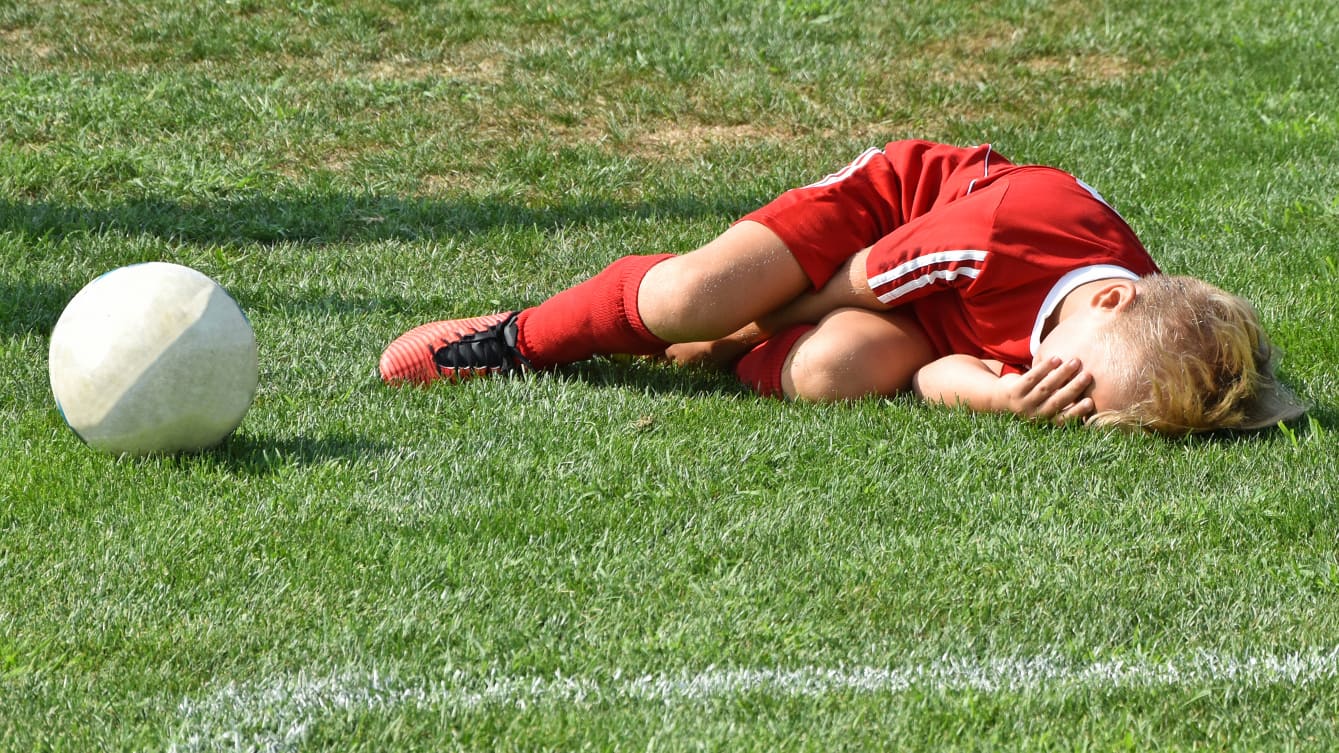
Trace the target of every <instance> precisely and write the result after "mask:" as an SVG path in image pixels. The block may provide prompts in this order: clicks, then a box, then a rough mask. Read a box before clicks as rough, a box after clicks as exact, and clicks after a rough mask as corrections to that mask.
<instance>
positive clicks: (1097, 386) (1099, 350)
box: [1032, 313, 1135, 413]
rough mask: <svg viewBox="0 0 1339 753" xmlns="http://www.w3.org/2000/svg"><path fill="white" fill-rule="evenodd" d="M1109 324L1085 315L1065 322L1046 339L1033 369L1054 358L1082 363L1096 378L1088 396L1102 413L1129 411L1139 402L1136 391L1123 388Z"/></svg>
mask: <svg viewBox="0 0 1339 753" xmlns="http://www.w3.org/2000/svg"><path fill="white" fill-rule="evenodd" d="M1109 324H1110V321H1109V320H1108V319H1105V318H1103V317H1102V316H1100V315H1098V314H1087V313H1085V314H1081V315H1077V316H1071V317H1068V318H1066V319H1063V320H1061V321H1060V322H1058V323H1057V324H1056V325H1055V327H1053V328H1052V329H1051V331H1050V332H1048V333H1047V334H1046V336H1045V337H1043V338H1042V340H1041V343H1040V345H1039V346H1038V348H1037V352H1036V354H1034V356H1033V359H1032V363H1033V365H1036V364H1038V363H1040V362H1042V361H1044V360H1046V359H1048V358H1053V357H1054V358H1060V359H1061V360H1063V361H1068V360H1069V359H1071V358H1077V359H1079V363H1081V364H1083V372H1084V373H1087V374H1089V375H1091V376H1092V378H1093V384H1092V386H1091V387H1089V388H1088V390H1087V392H1085V393H1084V394H1085V395H1086V396H1087V397H1090V398H1092V400H1093V403H1094V405H1095V406H1096V407H1095V412H1098V413H1100V412H1102V411H1106V410H1118V409H1121V408H1125V407H1128V406H1129V405H1132V404H1133V403H1134V402H1135V397H1134V395H1133V394H1132V393H1133V391H1132V390H1129V389H1126V388H1123V387H1122V384H1121V382H1122V380H1121V379H1120V378H1119V370H1118V368H1117V366H1116V365H1115V364H1114V363H1113V362H1115V361H1116V360H1117V358H1118V354H1116V353H1113V351H1112V349H1111V347H1110V341H1109V338H1107V337H1106V332H1105V331H1104V329H1105V327H1107V326H1109Z"/></svg>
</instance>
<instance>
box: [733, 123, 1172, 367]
mask: <svg viewBox="0 0 1339 753" xmlns="http://www.w3.org/2000/svg"><path fill="white" fill-rule="evenodd" d="M745 219H751V220H754V221H757V222H761V223H763V224H764V225H766V226H768V227H769V228H771V229H772V230H773V232H776V233H777V235H779V236H780V237H781V238H782V240H783V241H785V243H786V245H787V247H788V248H789V249H790V250H791V252H792V253H793V254H795V256H796V258H797V259H798V260H799V261H800V264H801V265H802V266H803V267H804V269H805V271H806V272H807V273H808V274H809V277H810V279H811V280H812V281H813V283H814V285H815V286H821V285H822V284H823V283H824V282H826V281H827V280H828V279H829V278H830V277H831V275H832V273H833V271H834V270H835V269H836V268H837V267H838V266H839V265H840V264H842V263H843V262H844V261H845V260H846V259H847V258H849V257H850V256H851V255H853V254H855V253H856V252H858V251H860V250H862V249H864V248H870V255H869V260H868V262H867V266H866V274H867V276H868V278H869V283H870V287H871V288H872V289H873V290H874V292H875V294H876V295H878V296H879V298H880V300H882V301H883V302H884V303H886V304H888V305H889V306H894V307H896V306H903V305H908V306H912V307H913V311H914V312H915V315H916V318H917V320H918V321H919V322H920V324H921V325H922V326H923V327H924V328H925V331H926V334H927V335H928V336H929V338H930V341H931V343H932V344H933V345H934V348H935V351H936V353H937V354H938V355H941V356H942V355H948V354H951V353H960V354H964V355H971V356H976V357H978V358H984V359H993V360H998V361H1001V362H1002V363H1004V364H1005V365H1006V368H1009V369H1010V370H1025V369H1026V368H1027V367H1028V366H1030V365H1031V362H1032V352H1031V351H1032V347H1031V346H1032V342H1031V341H1032V337H1033V334H1034V331H1036V330H1037V327H1038V321H1039V320H1040V319H1042V318H1044V315H1045V314H1046V313H1048V312H1046V311H1043V309H1044V304H1046V303H1054V302H1055V301H1054V300H1053V299H1054V298H1055V296H1053V295H1052V292H1053V291H1057V290H1059V291H1063V292H1067V291H1065V290H1064V285H1061V284H1060V283H1062V281H1065V282H1066V284H1068V281H1070V280H1072V279H1074V277H1066V276H1067V275H1071V274H1073V275H1081V274H1084V272H1083V270H1085V269H1086V268H1097V269H1100V270H1105V271H1109V272H1112V273H1113V275H1114V276H1129V277H1137V276H1142V275H1146V274H1154V273H1157V272H1158V267H1157V264H1156V263H1154V261H1153V259H1152V257H1150V256H1149V254H1148V252H1147V251H1146V250H1145V249H1144V247H1143V245H1142V244H1141V243H1140V242H1139V239H1138V238H1137V237H1135V234H1134V232H1133V231H1132V230H1131V229H1130V227H1129V226H1128V225H1126V224H1125V221H1124V220H1123V219H1122V218H1121V217H1120V215H1119V214H1117V213H1116V211H1115V210H1113V209H1112V208H1111V207H1110V206H1108V205H1107V204H1106V203H1105V202H1104V201H1103V200H1101V198H1100V197H1098V196H1097V195H1096V194H1095V193H1093V192H1092V190H1091V189H1089V188H1088V187H1086V186H1084V185H1083V184H1082V183H1080V182H1079V181H1078V180H1076V179H1075V178H1074V177H1073V176H1071V175H1069V174H1067V173H1065V172H1063V171H1061V170H1057V169H1054V168H1049V167H1040V166H1026V165H1024V166H1019V165H1014V164H1012V163H1011V162H1009V161H1008V160H1006V159H1004V158H1003V157H1001V156H999V155H997V154H994V153H993V152H992V151H991V150H990V147H988V146H980V147H973V148H967V149H963V148H957V147H950V146H945V145H942V144H932V143H930V142H925V141H900V142H894V143H891V144H888V145H887V147H885V148H884V149H881V150H880V149H872V150H870V151H867V152H865V154H863V155H861V156H860V157H859V158H858V159H857V160H856V161H855V162H853V163H851V165H849V166H848V167H847V168H845V169H844V170H842V171H839V172H837V173H834V174H833V175H831V176H828V177H827V178H825V179H824V180H822V181H819V182H818V183H815V184H813V185H812V186H806V187H804V188H798V189H793V190H791V191H787V192H786V193H784V194H782V195H781V196H780V197H778V198H777V199H776V200H775V201H773V202H772V203H770V204H768V205H767V206H765V207H763V208H762V209H760V210H758V211H757V212H754V213H752V214H750V215H748V216H747V217H746V218H745Z"/></svg>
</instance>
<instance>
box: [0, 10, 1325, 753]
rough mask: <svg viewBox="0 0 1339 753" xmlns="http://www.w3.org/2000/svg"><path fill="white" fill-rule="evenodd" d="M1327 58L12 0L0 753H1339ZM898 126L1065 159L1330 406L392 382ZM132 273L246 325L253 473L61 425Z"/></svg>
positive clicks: (1268, 37) (881, 25) (457, 14)
mask: <svg viewBox="0 0 1339 753" xmlns="http://www.w3.org/2000/svg"><path fill="white" fill-rule="evenodd" d="M1335 49H1339V5H1336V4H1334V3H1333V2H1331V1H1330V0H1297V1H1296V2H1289V3H1285V4H1277V3H1271V2H1263V1H1256V2H1252V1H1248V0H1234V1H1233V2H1209V0H1186V1H1185V2H1170V3H1169V2H1151V1H1149V2H1140V1H1137V0H1130V1H1129V2H1097V3H1079V2H1054V3H1048V2H1032V1H1027V0H1003V1H1002V2H997V3H972V2H966V1H965V0H949V1H947V2H935V3H902V2H899V3H893V4H876V3H854V2H843V1H842V0H765V1H764V2H734V1H733V0H728V1H723V0H710V1H708V0H667V2H654V3H653V2H643V1H642V0H634V1H629V2H596V0H555V1H554V2H501V1H500V0H460V1H459V2H446V3H430V2H418V1H416V0H382V1H374V0H348V1H347V2H322V0H301V1H294V2H275V3H267V2H260V1H259V0H196V1H194V2H186V1H185V0H145V2H137V3H127V2H105V3H103V2H87V1H86V2H79V1H76V0H50V1H48V2H40V3H39V2H24V1H23V0H17V1H16V0H0V354H2V357H3V365H4V368H3V371H2V372H0V749H4V750H13V751H45V750H52V751H56V750H60V751H90V750H171V751H211V750H230V751H231V750H277V751H300V750H322V749H329V750H341V751H353V750H361V751H382V750H396V751H439V750H514V751H540V750H625V751H651V750H656V751H659V750H730V751H749V750H756V751H773V750H787V751H791V750H810V751H833V750H878V749H903V750H930V749H946V750H1009V751H1035V750H1066V751H1072V750H1306V749H1311V750H1325V749H1333V748H1335V747H1336V746H1339V515H1337V514H1336V513H1337V512H1339V511H1337V510H1336V504H1335V500H1334V497H1335V492H1336V486H1339V469H1337V468H1336V463H1337V457H1339V411H1337V410H1336V402H1337V401H1339V378H1337V377H1336V364H1339V345H1337V344H1336V343H1339V337H1336V333H1339V326H1337V324H1336V316H1335V302H1336V300H1339V242H1337V241H1336V238H1337V237H1339V232H1337V231H1339V172H1336V169H1335V166H1336V165H1339V68H1337V67H1336V66H1335V65H1334V56H1333V51H1334V50H1335ZM910 136H915V137H925V138H932V139H938V140H944V141H951V142H957V143H964V144H972V143H981V142H986V141H989V142H992V143H994V144H995V145H996V148H997V149H998V150H999V151H1001V152H1002V153H1004V154H1007V155H1009V156H1011V157H1012V158H1014V159H1016V160H1020V161H1032V162H1046V163H1052V164H1056V165H1059V166H1061V167H1064V168H1066V169H1069V170H1070V171H1072V172H1075V173H1077V174H1079V175H1080V176H1081V177H1083V178H1084V180H1086V181H1087V182H1088V183H1090V184H1092V185H1094V186H1096V187H1097V188H1098V189H1099V190H1101V191H1102V193H1103V194H1104V195H1105V196H1107V197H1108V198H1109V199H1111V200H1112V201H1113V203H1114V204H1115V205H1116V207H1117V208H1118V209H1119V210H1121V212H1122V213H1123V214H1124V215H1125V217H1126V218H1127V219H1128V220H1129V221H1130V223H1131V224H1132V225H1133V226H1134V227H1135V229H1136V230H1137V231H1138V232H1139V233H1140V235H1141V236H1142V237H1143V239H1144V240H1145V242H1146V244H1147V245H1148V246H1149V248H1150V249H1151V250H1152V251H1153V252H1154V254H1155V256H1157V257H1158V258H1159V260H1160V261H1161V263H1162V265H1163V267H1164V268H1165V269H1167V270H1168V271H1170V272H1176V273H1187V274H1193V275H1197V276H1201V277H1204V278H1206V279H1208V280H1210V281H1211V282H1215V283H1217V284H1219V285H1222V286H1224V287H1227V288H1229V289H1232V290H1235V291H1238V292H1240V293H1242V294H1245V295H1246V296H1247V297H1249V298H1251V299H1252V300H1253V301H1254V302H1255V303H1256V304H1257V306H1258V309H1259V311H1260V313H1261V316H1262V318H1263V319H1264V321H1265V322H1266V324H1267V326H1268V328H1269V329H1270V330H1271V332H1272V333H1274V335H1275V338H1276V340H1277V342H1278V343H1279V345H1280V346H1281V347H1282V349H1283V350H1284V351H1285V352H1286V356H1285V360H1284V361H1283V363H1282V368H1281V373H1282V374H1283V377H1284V379H1285V380H1286V381H1287V382H1288V383H1289V384H1290V385H1292V387H1293V388H1294V389H1295V391H1296V392H1297V393H1298V394H1299V395H1300V396H1301V397H1302V398H1303V399H1305V400H1306V401H1308V402H1309V403H1310V404H1311V405H1313V406H1314V408H1313V410H1312V412H1311V413H1310V415H1309V417H1308V418H1306V419H1304V420H1302V421H1301V422H1299V423H1297V424H1295V425H1293V426H1289V427H1286V428H1284V429H1281V430H1276V431H1270V432H1266V433H1264V434H1262V435H1260V436H1255V437H1246V438H1231V437H1229V438H1212V439H1196V440H1183V441H1168V440H1162V439H1155V438H1149V437H1140V436H1124V435H1116V434H1107V433H1102V432H1096V431H1083V430H1059V429H1052V428H1047V427H1042V426H1033V425H1029V424H1025V423H1023V422H1019V421H1015V420H1011V419H1007V418H1001V417H994V416H980V415H969V414H966V413H963V412H959V411H952V410H946V409H941V408H932V407H927V406H922V405H919V404H917V403H916V402H915V401H914V400H912V399H909V398H898V399H892V400H868V401H863V402H859V403H854V404H847V405H837V406H832V405H828V406H818V405H795V404H784V403H780V402H772V401H766V400H760V399H756V398H753V397H751V396H750V395H748V394H747V393H745V392H744V391H742V390H741V389H740V388H739V387H738V386H736V385H735V384H733V383H732V382H731V381H730V380H729V379H726V378H724V377H721V376H717V375H713V374H708V373H704V372H694V371H679V370H674V369H672V368H670V367H666V366H661V365H655V364H650V363H642V362H606V361H594V362H590V363H587V364H581V365H578V366H574V367H570V368H566V369H563V370H561V371H560V372H559V373H557V374H550V375H544V376H541V377H529V378H524V379H517V380H503V381H486V382H474V383H469V384H465V385H461V386H458V387H443V388H433V389H427V390H418V389H404V390H391V389H386V388H384V387H382V386H381V385H380V384H379V383H378V381H377V380H376V378H375V376H374V371H375V364H376V359H377V356H378V354H379V353H380V351H381V349H382V347H384V345H385V344H386V343H387V342H388V341H389V340H390V339H391V338H393V337H394V336H395V335H397V334H399V333H400V332H401V331H402V330H404V329H406V328H407V327H409V326H412V325H414V324H418V323H419V322H422V321H426V320H429V319H435V318H443V317H446V316H453V315H455V316H465V315H474V314H480V313H486V312H491V311H494V310H497V309H499V308H504V307H505V308H513V307H519V306H524V305H530V304H534V303H537V302H539V301H541V300H543V299H544V298H545V297H546V296H547V295H548V294H550V293H552V292H554V291H556V290H558V289H559V288H561V287H563V286H566V285H568V284H571V283H573V282H575V281H578V280H580V279H582V278H584V277H586V276H589V275H590V274H592V273H594V272H596V271H598V270H599V269H600V268H602V267H603V266H604V265H605V264H606V263H607V262H608V261H610V260H612V259H613V258H616V257H617V256H620V255H623V254H627V253H660V252H682V251H686V250H689V249H691V248H693V247H694V246H696V245H698V244H700V243H702V242H704V241H706V240H708V239H709V238H711V237H712V236H714V235H715V234H716V233H718V232H719V231H720V230H722V229H723V228H724V227H726V226H727V225H728V224H729V223H730V222H731V221H732V220H733V219H735V218H736V217H738V216H739V215H740V214H742V213H743V212H746V211H748V210H749V209H752V208H754V207H755V206H757V205H759V204H761V203H763V202H764V201H766V200H768V199H770V198H771V197H772V196H774V195H775V194H777V193H779V192H780V191H782V190H784V189H786V188H788V187H790V186H793V185H798V184H801V183H807V182H809V181H811V180H814V179H816V178H818V177H821V176H822V175H824V174H826V173H828V172H830V171H831V170H833V169H835V168H837V167H840V166H841V165H843V164H845V163H846V162H847V161H849V160H850V159H851V158H852V157H854V156H855V155H856V154H859V153H860V152H861V151H862V150H864V149H865V148H866V147H869V146H874V145H882V144H883V143H884V142H886V141H889V140H893V139H896V138H903V137H910ZM146 260H167V261H174V262H178V263H182V264H187V265H190V266H193V267H196V268H197V269H200V270H201V271H203V272H205V273H207V274H209V275H211V276H213V277H214V278H215V279H217V280H219V281H220V282H221V283H222V284H223V285H224V286H225V287H227V288H228V289H229V290H230V291H231V292H232V293H233V294H234V296H235V297H236V298H237V299H238V301H239V302H240V303H241V304H242V306H243V307H244V308H245V309H246V311H247V313H248V315H249V316H250V319H251V321H252V323H253V325H254V327H255V330H256V335H257V338H258V340H259V343H260V354H261V386H260V390H259V393H258V395H257V398H256V402H255V405H254V406H253V408H252V410H251V412H250V413H249V414H248V416H247V418H246V420H245V421H244V423H243V424H242V426H241V428H240V430H239V431H238V432H237V434H236V435H234V437H233V438H232V439H231V440H230V441H228V442H227V443H226V444H225V445H223V446H222V447H220V448H218V449H216V450H213V451H210V452H206V453H204V454H200V455H195V456H186V457H154V458H147V459H128V460H117V459H113V458H110V457H105V456H101V455H98V454H96V453H94V452H92V451H90V450H89V449H88V448H86V447H84V446H83V445H81V444H80V443H79V441H78V440H77V439H76V437H75V436H74V435H73V434H72V433H71V432H69V431H68V430H67V429H66V427H65V426H64V424H63V423H62V421H61V419H60V416H59V415H58V413H57V411H56V409H55V406H54V403H53V401H52V399H51V396H50V392H49V388H48V383H47V375H46V368H47V367H46V353H47V347H48V344H49V336H50V332H51V328H52V326H53V324H54V323H55V320H56V318H57V316H58V315H59V313H60V311H61V309H62V308H63V307H64V305H65V303H66V302H67V301H68V300H69V298H70V297H71V296H73V295H74V293H75V292H76V291H77V290H78V289H79V288H80V287H82V286H83V285H84V284H85V283H86V282H88V281H89V280H90V279H92V278H93V277H95V276H97V275H98V274H100V273H101V272H103V271H106V270H108V269H111V268H113V267H116V266H120V265H124V264H128V263H133V262H138V261H146Z"/></svg>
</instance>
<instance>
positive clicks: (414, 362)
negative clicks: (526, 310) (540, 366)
mask: <svg viewBox="0 0 1339 753" xmlns="http://www.w3.org/2000/svg"><path fill="white" fill-rule="evenodd" d="M516 314H517V312H515V311H505V312H503V313H500V314H491V315H489V316H476V317H473V318H471V319H448V320H446V321H441V322H431V323H428V324H423V325H420V326H418V327H415V328H413V329H411V330H409V331H408V332H406V333H404V334H403V335H400V336H399V337H398V338H396V339H395V341H394V342H392V343H391V344H390V345H388V346H387V347H386V351H385V352H384V353H382V354H381V365H380V368H381V379H382V381H384V382H386V383H387V384H397V383H402V382H413V383H418V384H427V383H429V382H432V381H435V380H437V379H447V380H450V381H453V382H458V381H460V380H462V379H469V378H470V377H475V376H485V375H491V374H510V373H513V372H516V371H521V370H523V369H529V368H531V366H530V362H529V361H527V360H526V359H525V356H522V355H521V353H520V351H518V350H517V349H516Z"/></svg>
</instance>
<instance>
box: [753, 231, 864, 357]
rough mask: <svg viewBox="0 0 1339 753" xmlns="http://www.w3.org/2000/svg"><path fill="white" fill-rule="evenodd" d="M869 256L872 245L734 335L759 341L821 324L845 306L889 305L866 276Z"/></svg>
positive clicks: (755, 341)
mask: <svg viewBox="0 0 1339 753" xmlns="http://www.w3.org/2000/svg"><path fill="white" fill-rule="evenodd" d="M868 256H869V251H868V249H866V250H864V251H861V252H859V253H857V254H855V255H854V256H852V257H851V258H850V259H847V260H846V262H845V263H844V264H843V265H842V266H841V267H840V268H838V269H837V271H836V272H835V273H834V274H833V276H832V278H831V279H830V280H828V282H827V283H826V284H825V285H824V286H823V287H822V288H820V289H819V290H811V291H809V292H807V293H804V294H801V295H799V296H797V297H796V298H794V299H792V300H791V301H790V303H787V304H786V305H784V306H782V307H781V308H779V309H776V310H774V311H772V312H771V313H769V314H767V315H765V316H763V317H761V318H759V319H758V320H757V321H755V322H752V323H750V324H749V325H747V326H745V327H744V328H743V329H741V330H739V331H738V332H736V333H734V334H733V335H731V336H730V337H731V339H734V340H738V341H741V342H743V341H748V342H750V343H751V344H756V343H759V342H762V341H763V340H766V339H767V338H768V337H771V336H772V335H773V334H776V333H777V332H780V331H782V330H784V329H786V328H787V327H791V326H793V325H796V324H817V323H818V322H819V321H820V320H822V318H823V317H825V316H827V315H828V314H830V313H832V312H833V311H836V310H837V309H842V308H865V309H870V310H873V311H883V310H885V309H886V308H887V307H886V306H885V305H884V304H882V303H880V302H879V299H878V298H877V297H875V295H874V292H873V291H871V290H870V288H869V281H868V279H867V278H866V276H865V260H866V258H867V257H868Z"/></svg>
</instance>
